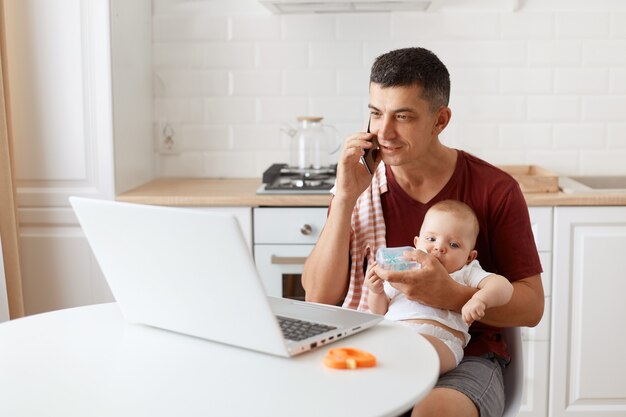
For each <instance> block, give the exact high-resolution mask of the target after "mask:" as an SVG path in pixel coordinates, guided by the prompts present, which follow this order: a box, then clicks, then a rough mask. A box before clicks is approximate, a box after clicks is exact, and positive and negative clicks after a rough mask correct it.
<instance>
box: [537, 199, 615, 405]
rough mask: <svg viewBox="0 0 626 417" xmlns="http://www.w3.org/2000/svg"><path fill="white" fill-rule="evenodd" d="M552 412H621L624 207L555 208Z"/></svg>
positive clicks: (551, 359)
mask: <svg viewBox="0 0 626 417" xmlns="http://www.w3.org/2000/svg"><path fill="white" fill-rule="evenodd" d="M554 230H555V241H554V286H553V291H552V297H553V300H552V303H553V308H552V310H553V317H552V338H551V355H550V396H549V397H550V405H549V410H550V416H553V417H566V416H577V417H618V416H620V417H623V416H626V356H625V355H624V346H625V345H626V325H624V318H626V303H625V302H624V295H625V294H626V256H625V255H624V248H626V207H557V208H556V209H555V228H554Z"/></svg>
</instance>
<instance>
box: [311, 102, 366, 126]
mask: <svg viewBox="0 0 626 417" xmlns="http://www.w3.org/2000/svg"><path fill="white" fill-rule="evenodd" d="M310 103H311V113H312V114H318V115H320V116H323V117H325V118H326V119H327V120H328V121H329V122H331V123H335V122H346V121H357V120H360V119H361V116H362V114H363V107H364V104H363V100H362V99H361V98H360V97H316V98H311V100H310Z"/></svg>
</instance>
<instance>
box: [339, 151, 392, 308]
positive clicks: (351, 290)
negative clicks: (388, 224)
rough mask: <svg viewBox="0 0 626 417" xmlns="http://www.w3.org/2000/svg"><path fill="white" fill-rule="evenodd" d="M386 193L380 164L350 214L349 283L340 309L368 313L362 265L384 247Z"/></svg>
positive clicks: (382, 168) (381, 164) (372, 258)
mask: <svg viewBox="0 0 626 417" xmlns="http://www.w3.org/2000/svg"><path fill="white" fill-rule="evenodd" d="M386 191H387V177H386V176H385V165H384V164H383V163H382V162H381V163H380V164H379V165H378V168H377V169H376V172H375V173H374V177H373V178H372V182H371V184H370V186H369V187H368V188H367V189H366V190H365V191H364V192H363V194H361V196H360V197H359V199H358V200H357V202H356V206H355V207H354V211H353V212H352V230H351V233H350V259H351V262H350V284H349V287H348V294H347V295H346V298H345V300H344V302H343V306H344V307H347V308H351V309H356V310H359V311H369V308H368V306H367V296H368V289H367V287H366V286H364V285H363V283H364V278H365V271H364V270H363V265H364V263H365V262H366V260H367V265H369V264H370V262H372V261H373V260H374V256H375V254H376V250H377V249H378V248H384V247H386V241H385V218H384V217H383V207H382V204H381V202H380V196H381V194H383V193H384V192H386Z"/></svg>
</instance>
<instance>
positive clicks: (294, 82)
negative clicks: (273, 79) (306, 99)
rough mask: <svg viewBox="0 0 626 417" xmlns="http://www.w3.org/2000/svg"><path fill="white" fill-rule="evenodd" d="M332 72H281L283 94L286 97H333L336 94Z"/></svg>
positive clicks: (297, 70) (295, 70)
mask: <svg viewBox="0 0 626 417" xmlns="http://www.w3.org/2000/svg"><path fill="white" fill-rule="evenodd" d="M336 78H337V77H336V73H335V71H333V70H330V69H328V70H309V69H294V70H286V71H283V78H282V80H283V84H282V91H283V94H285V95H288V96H293V95H299V96H306V95H310V96H315V95H324V96H326V95H333V94H335V93H336V92H337V87H336V85H337V82H336ZM277 91H279V90H277Z"/></svg>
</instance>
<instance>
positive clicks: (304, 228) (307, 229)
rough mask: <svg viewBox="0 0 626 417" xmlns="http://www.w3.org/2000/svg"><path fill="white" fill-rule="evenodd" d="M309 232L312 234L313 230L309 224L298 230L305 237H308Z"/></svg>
mask: <svg viewBox="0 0 626 417" xmlns="http://www.w3.org/2000/svg"><path fill="white" fill-rule="evenodd" d="M311 232H313V228H312V227H311V225H310V224H303V225H302V227H301V228H300V233H302V234H303V235H305V236H308V235H310V234H311Z"/></svg>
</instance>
